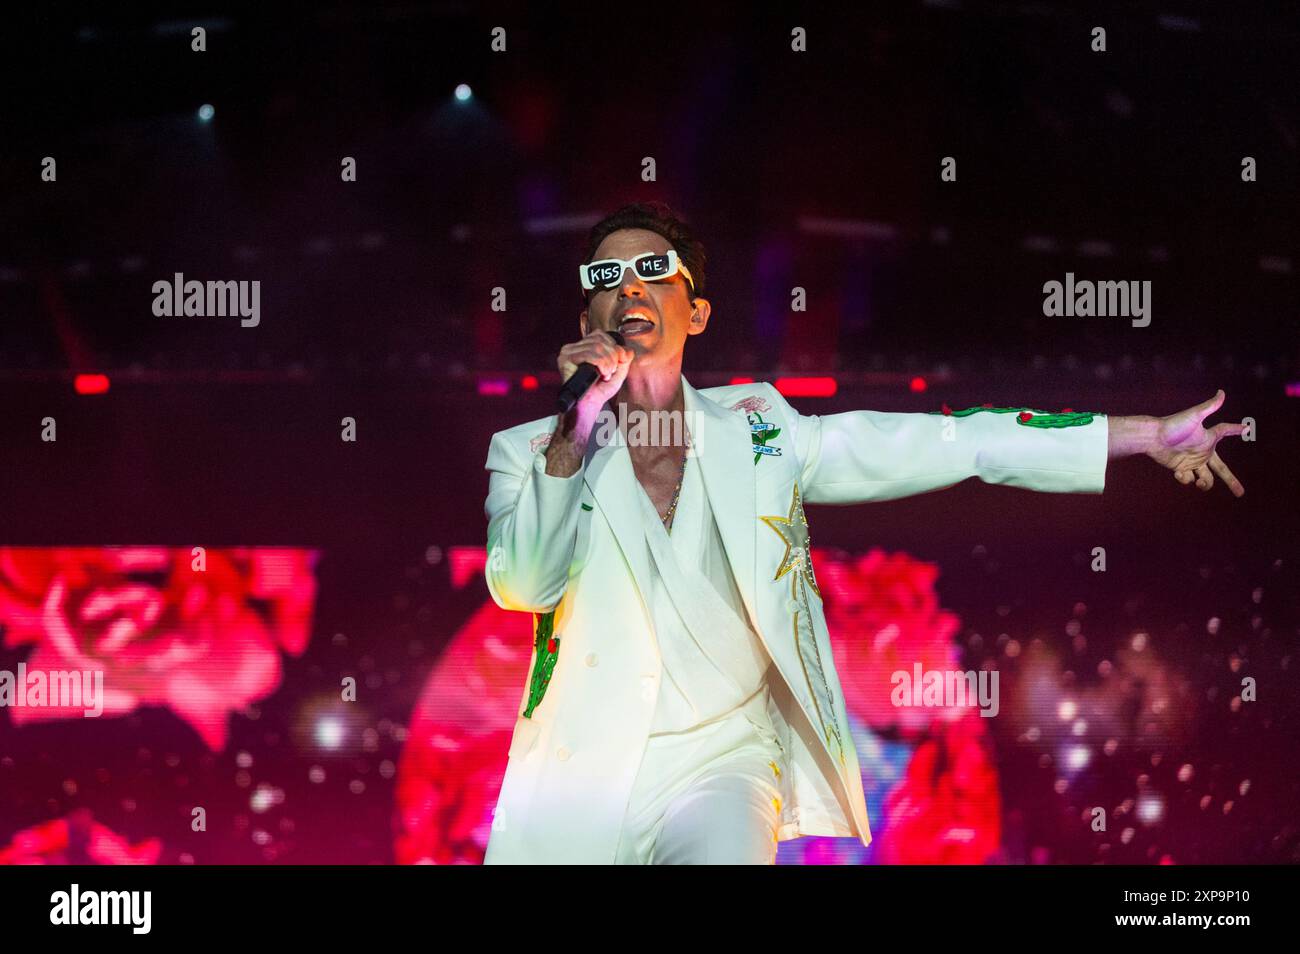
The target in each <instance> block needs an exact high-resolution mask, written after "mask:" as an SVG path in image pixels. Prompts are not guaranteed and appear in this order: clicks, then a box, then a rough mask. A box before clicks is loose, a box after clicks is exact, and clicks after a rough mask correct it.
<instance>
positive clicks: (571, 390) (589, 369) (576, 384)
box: [556, 331, 627, 414]
mask: <svg viewBox="0 0 1300 954" xmlns="http://www.w3.org/2000/svg"><path fill="white" fill-rule="evenodd" d="M606 334H608V335H609V336H610V337H611V338H613V339H614V343H615V344H616V345H618V346H619V347H620V348H622V347H625V346H626V345H627V342H626V341H625V340H623V336H622V335H621V334H619V333H618V332H617V331H609V332H606ZM599 377H600V368H598V367H596V366H595V365H594V364H592V363H591V362H590V361H584V362H582V364H580V365H578V370H577V371H574V372H573V376H572V377H570V378H569V380H567V381H565V382H564V386H563V387H561V388H560V396H559V399H558V400H557V401H556V407H558V408H559V409H560V413H561V414H568V413H569V411H570V410H571V409H572V408H573V405H575V404H577V403H578V398H580V397H582V396H583V395H584V394H586V393H587V389H588V388H589V387H591V386H592V385H593V384H595V383H596V379H597V378H599Z"/></svg>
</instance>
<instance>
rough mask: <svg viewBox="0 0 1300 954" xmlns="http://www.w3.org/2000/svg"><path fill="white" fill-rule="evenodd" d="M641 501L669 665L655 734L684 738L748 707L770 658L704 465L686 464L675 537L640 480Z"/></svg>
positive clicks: (655, 610) (655, 611) (762, 684)
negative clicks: (730, 554) (740, 584)
mask: <svg viewBox="0 0 1300 954" xmlns="http://www.w3.org/2000/svg"><path fill="white" fill-rule="evenodd" d="M692 454H693V452H692ZM637 497H638V498H639V500H640V503H641V511H642V514H643V517H644V523H645V532H646V546H647V548H648V549H649V551H650V554H649V555H650V560H649V563H650V585H649V587H648V592H649V593H650V600H651V612H652V615H653V619H654V629H655V635H656V637H657V640H658V644H659V651H660V656H661V658H662V659H663V665H664V670H663V676H662V678H661V679H660V681H659V696H658V699H657V701H656V704H655V714H654V720H653V722H652V724H651V728H650V734H651V735H657V734H660V733H665V732H682V731H685V730H687V729H692V728H695V727H696V726H699V725H701V724H703V723H705V722H713V721H715V720H717V719H720V718H723V717H725V716H727V715H729V714H731V713H732V712H734V711H735V710H737V709H739V708H741V707H743V706H744V705H745V703H746V702H748V701H749V700H750V699H752V698H753V697H754V695H755V694H756V693H757V692H759V691H760V690H763V689H765V688H766V685H767V675H768V668H769V667H770V666H771V665H772V659H771V657H770V656H769V655H768V653H767V649H766V648H765V647H764V646H763V642H762V640H761V639H760V638H759V637H758V634H757V633H756V632H755V631H754V628H753V626H752V625H750V622H749V615H748V613H747V612H746V610H745V605H744V601H743V600H742V598H741V595H740V590H739V589H738V588H737V586H736V580H735V576H734V574H733V573H732V570H731V564H730V563H729V562H728V560H727V555H726V550H725V549H724V547H723V543H722V537H721V535H720V534H719V533H718V524H717V521H716V520H715V519H714V517H713V511H712V509H711V508H710V506H709V497H708V494H707V493H706V492H705V486H704V480H703V478H702V477H701V474H700V466H699V463H698V462H697V461H696V460H695V459H694V457H693V456H692V458H691V459H688V461H687V464H686V473H685V476H684V478H683V480H682V489H681V495H680V498H679V500H678V503H677V510H676V513H675V514H674V516H673V523H672V533H671V534H669V533H668V532H667V531H666V530H665V529H664V526H663V521H662V520H661V519H660V517H659V514H658V512H657V511H656V510H655V507H654V504H653V503H652V502H651V500H650V497H649V495H647V494H646V493H645V489H644V488H643V487H641V485H640V482H639V481H638V482H637ZM661 563H664V564H666V565H664V566H661V565H660V564H661Z"/></svg>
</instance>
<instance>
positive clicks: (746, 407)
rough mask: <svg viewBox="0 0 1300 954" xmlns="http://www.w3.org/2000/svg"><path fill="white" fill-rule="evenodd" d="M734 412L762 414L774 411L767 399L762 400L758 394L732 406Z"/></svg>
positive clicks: (744, 398)
mask: <svg viewBox="0 0 1300 954" xmlns="http://www.w3.org/2000/svg"><path fill="white" fill-rule="evenodd" d="M731 409H732V410H733V411H745V412H760V411H770V410H772V405H771V404H770V403H768V400H767V398H761V397H759V396H758V395H757V394H751V395H749V397H743V398H741V399H740V400H739V401H737V402H736V403H735V404H733V405H731Z"/></svg>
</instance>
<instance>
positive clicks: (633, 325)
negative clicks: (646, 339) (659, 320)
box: [618, 311, 655, 338]
mask: <svg viewBox="0 0 1300 954" xmlns="http://www.w3.org/2000/svg"><path fill="white" fill-rule="evenodd" d="M654 326H655V323H654V322H653V321H651V320H650V316H649V315H646V314H645V313H643V312H640V311H629V312H628V313H627V314H625V315H624V316H623V318H622V320H621V321H620V322H619V323H618V330H619V331H620V332H621V333H622V334H623V335H624V336H625V337H628V338H635V337H636V336H637V335H643V334H646V333H647V332H649V331H653V330H654Z"/></svg>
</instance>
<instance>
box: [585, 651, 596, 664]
mask: <svg viewBox="0 0 1300 954" xmlns="http://www.w3.org/2000/svg"><path fill="white" fill-rule="evenodd" d="M597 661H598V660H597V657H596V654H595V653H587V665H588V666H594V665H596V663H597Z"/></svg>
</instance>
